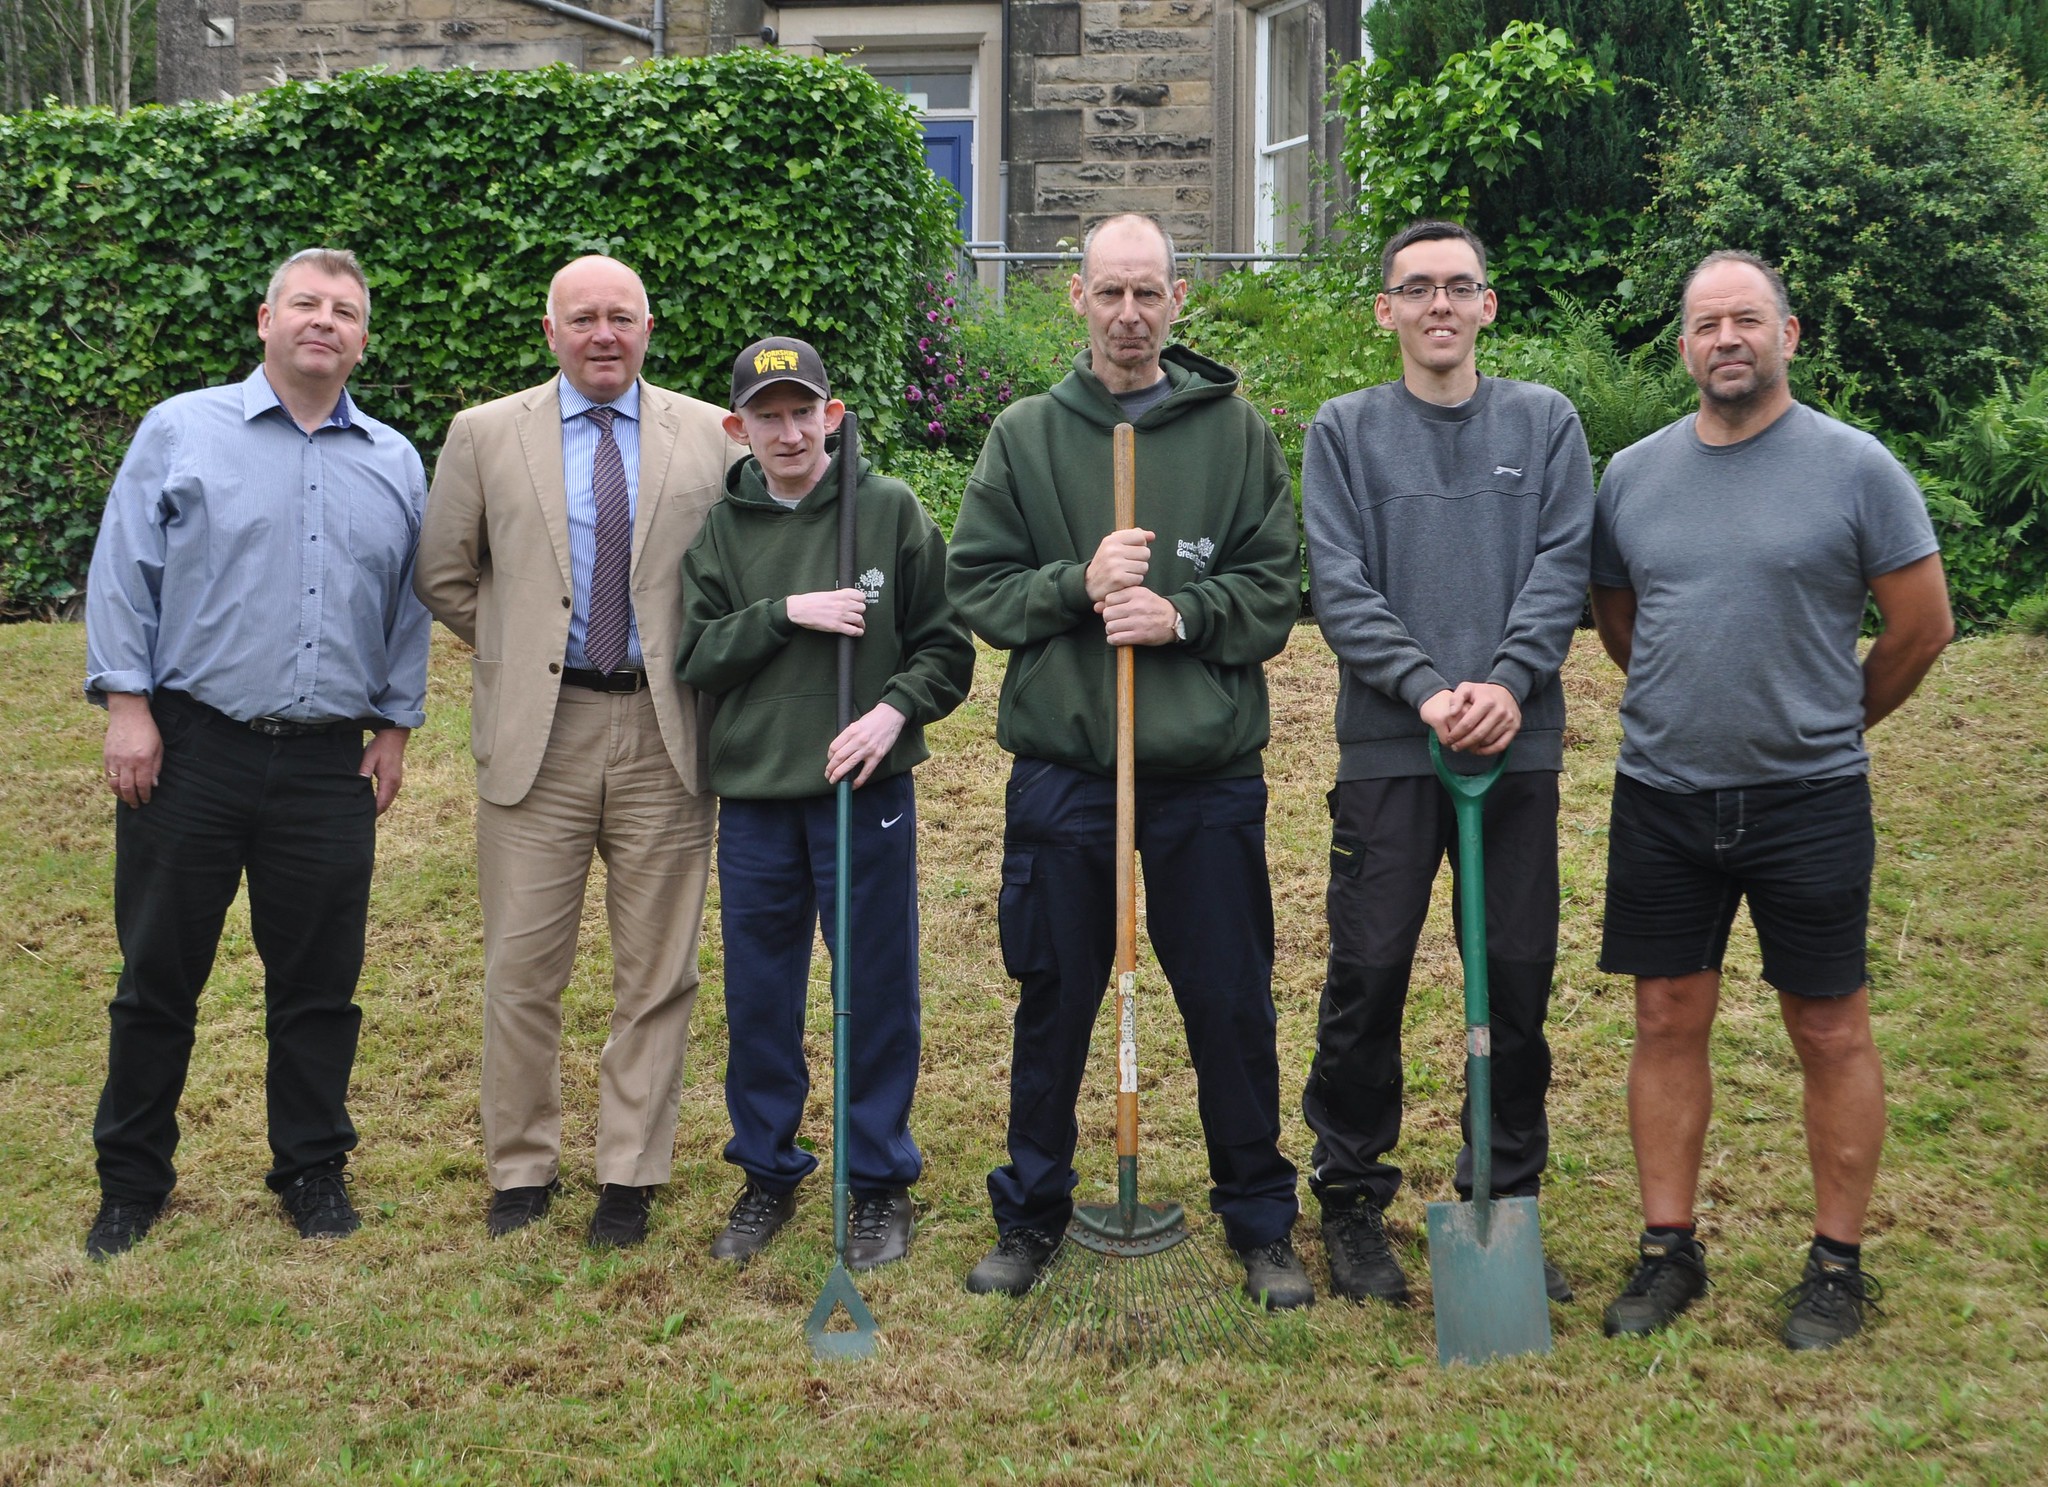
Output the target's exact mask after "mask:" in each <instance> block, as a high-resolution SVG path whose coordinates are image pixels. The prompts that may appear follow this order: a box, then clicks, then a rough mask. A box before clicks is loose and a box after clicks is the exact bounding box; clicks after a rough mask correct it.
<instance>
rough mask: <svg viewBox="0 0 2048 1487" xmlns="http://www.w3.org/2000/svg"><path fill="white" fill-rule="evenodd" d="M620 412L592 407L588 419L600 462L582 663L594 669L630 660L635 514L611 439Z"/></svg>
mask: <svg viewBox="0 0 2048 1487" xmlns="http://www.w3.org/2000/svg"><path fill="white" fill-rule="evenodd" d="M617 412H618V410H617V409H615V408H590V409H586V410H585V412H584V415H583V416H584V417H586V418H588V419H590V420H591V421H592V422H593V423H595V424H596V425H597V458H596V459H595V460H593V461H592V462H591V466H590V494H591V497H592V499H593V501H594V502H595V504H596V506H597V560H596V561H595V562H594V563H592V564H591V565H590V616H589V620H588V622H587V623H586V624H585V626H584V631H583V659H584V660H586V661H588V662H589V663H590V665H591V668H592V669H593V670H595V671H616V670H618V668H619V663H620V662H622V661H624V660H625V659H626V626H627V623H628V621H629V620H630V619H631V616H632V606H631V603H630V601H629V600H628V599H627V597H626V580H627V578H628V576H629V575H630V573H631V571H632V567H633V511H632V507H631V505H630V504H629V503H628V502H627V500H626V462H625V460H623V459H622V458H620V456H619V445H618V441H617V440H616V439H614V438H613V437H612V419H613V418H614V417H616V416H617Z"/></svg>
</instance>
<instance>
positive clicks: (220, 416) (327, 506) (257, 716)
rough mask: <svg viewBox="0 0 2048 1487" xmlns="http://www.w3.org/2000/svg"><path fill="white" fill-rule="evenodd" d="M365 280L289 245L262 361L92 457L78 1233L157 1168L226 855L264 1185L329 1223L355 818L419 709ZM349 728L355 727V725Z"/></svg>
mask: <svg viewBox="0 0 2048 1487" xmlns="http://www.w3.org/2000/svg"><path fill="white" fill-rule="evenodd" d="M369 320H370V292H369V286H368V284H367V283H366V282H365V280H364V278H363V271H362V268H361V267H360V265H358V264H357V262H356V260H355V257H354V255H353V254H350V253H347V252H344V251H336V250H330V249H324V248H311V249H307V250H305V251H304V252H301V253H296V254H294V255H292V256H291V257H290V258H288V259H286V260H285V262H284V263H283V264H281V265H280V266H279V267H278V269H277V272H276V273H275V274H274V275H273V276H272V278H271V281H270V287H269V290H268V292H267V293H266V294H265V296H264V300H263V303H262V304H261V305H260V306H258V308H257V311H256V334H257V336H258V337H259V338H260V339H261V341H262V343H263V364H262V365H261V366H260V367H258V368H257V369H256V370H255V371H254V372H252V373H251V374H250V375H249V377H248V379H247V380H246V381H244V382H242V383H241V384H240V385H237V386H223V387H209V388H204V389H201V390H199V391H197V392H189V393H184V394H181V395H180V396H178V397H174V398H171V399H169V400H168V401H166V402H163V403H160V404H158V405H157V406H156V407H155V408H153V409H151V410H150V412H149V414H148V416H147V417H145V418H144V419H143V421H142V426H141V427H140V428H139V429H137V430H136V434H135V439H134V442H133V443H132V444H131V445H130V446H129V449H128V454H127V457H126V458H125V459H124V460H123V461H122V463H121V469H120V473H119V474H117V475H116V476H115V477H114V487H113V491H112V493H111V494H110V495H109V496H108V498H107V509H106V515H105V517H104V518H103V519H102V521H101V524H100V533H99V540H98V543H97V545H96V546H95V547H94V549H93V558H92V570H91V577H90V579H89V581H88V586H87V597H86V679H85V689H86V695H87V696H88V697H89V698H90V699H91V700H92V701H94V702H96V703H98V704H100V705H101V706H103V707H105V708H106V709H107V738H106V747H105V761H106V786H107V789H108V790H109V791H110V792H112V793H113V794H114V795H116V796H118V797H119V798H120V801H121V806H120V807H119V808H117V810H116V812H115V818H116V819H115V834H114V920H115V925H116V927H117V929H118V931H119V933H120V939H121V953H122V958H123V961H124V965H123V968H122V971H121V978H120V983H119V986H118V988H117V989H116V992H115V995H114V999H113V1003H112V1005H111V1006H110V1007H109V1009H108V1015H109V1020H110V1022H111V1024H112V1028H111V1037H110V1039H109V1044H108V1053H107V1083H106V1087H105V1089H104V1090H103V1091H102V1093H101V1096H100V1105H99V1113H98V1116H97V1118H96V1119H95V1120H94V1122H93V1143H94V1145H95V1146H96V1147H97V1149H98V1153H99V1176H100V1191H101V1200H102V1201H101V1205H100V1211H99V1215H98V1217H97V1218H96V1219H95V1220H94V1222H93V1225H92V1228H91V1231H90V1232H89V1233H88V1234H87V1236H86V1253H87V1254H88V1255H89V1256H91V1257H92V1258H93V1259H96V1260H104V1259H108V1258H110V1257H112V1256H114V1255H117V1254H120V1253H121V1252H122V1251H124V1250H127V1249H129V1248H131V1247H133V1246H134V1244H135V1243H136V1242H137V1241H138V1240H140V1239H141V1238H142V1237H143V1235H145V1234H147V1233H148V1232H149V1230H150V1227H151V1226H152V1225H153V1224H154V1223H155V1222H156V1220H157V1218H158V1216H159V1215H160V1214H161V1213H162V1211H163V1207H164V1203H165V1201H166V1199H167V1198H168V1197H169V1196H170V1192H171V1187H172V1184H173V1183H174V1182H175V1181H176V1172H175V1169H174V1168H173V1166H172V1163H171V1157H172V1154H173V1152H174V1151H175V1150H176V1147H177V1144H178V1122H177V1108H178V1097H179V1095H180V1093H181V1092H182V1091H183V1089H184V1084H185V1071H186V1067H187V1065H188V1063H189V1061H190V1058H191V1052H192V1041H193V1033H194V1028H195V1026H196V1023H197V1020H198V1004H199V993H200V990H201V989H202V988H203V987H204V986H205V984H206V978H207V975H208V973H209V972H210V971H211V970H212V967H213V957H214V952H215V950H216V949H217V948H218V946H219V943H220V933H221V926H222V923H223V921H224V919H225V917H226V915H227V910H228V906H229V905H230V904H231V903H232V902H233V901H234V898H235V894H236V891H237V889H238V887H239V886H240V884H241V882H242V879H243V876H244V874H245V873H246V875H247V879H248V889H249V917H250V925H251V929H252V931H253V933H254V937H255V941H256V950H257V954H258V955H259V956H260V957H261V958H262V960H263V967H264V974H265V987H264V996H265V1007H266V1017H265V1032H266V1035H267V1036H268V1039H269V1045H270V1050H269V1069H268V1076H267V1090H268V1096H269V1125H270V1146H271V1156H272V1164H271V1169H270V1173H269V1176H268V1178H267V1181H268V1183H269V1185H270V1187H271V1189H272V1191H274V1192H276V1193H277V1194H278V1195H279V1196H280V1198H281V1199H282V1201H283V1203H284V1207H285V1210H286V1212H287V1213H288V1214H289V1215H290V1217H291V1219H292V1222H293V1224H294V1226H295V1227H296V1228H297V1229H298V1232H299V1234H300V1235H301V1236H302V1237H304V1238H308V1239H313V1238H339V1237H341V1236H344V1235H347V1234H350V1233H353V1232H354V1231H355V1229H356V1228H357V1227H358V1224H359V1222H360V1221H359V1220H358V1218H357V1215H356V1211H355V1208H354V1206H353V1205H352V1204H351V1203H350V1201H349V1197H348V1188H347V1184H346V1178H345V1177H344V1173H343V1168H344V1167H345V1166H346V1164H347V1161H348V1153H349V1151H350V1150H351V1149H352V1148H353V1147H354V1146H355V1144H356V1133H355V1128H354V1126H353V1125H351V1124H350V1122H349V1118H348V1111H347V1109H346V1105H345V1101H346V1097H347V1094H348V1080H349V1072H350V1069H351V1067H352V1066H353V1064H354V1062H355V1048H356V1035H357V1030H358V1028H359V1026H360V1024H361V1022H362V1013H361V1012H360V1010H359V1009H358V1008H357V1007H356V1005H355V986H356V977H357V974H358V972H359V971H360V970H361V968H362V961H363V938H364V933H365V929H366V927H367V920H368V910H369V899H370V871H371V865H372V861H373V858H374V854H375V850H376V839H377V828H376V822H377V817H378V816H379V815H381V814H383V812H384V811H385V810H387V809H389V807H390V805H391V802H392V801H393V799H395V798H396V796H397V794H398V788H399V783H400V780H401V779H402V777H403V773H404V759H405V744H406V738H407V736H408V734H409V733H410V731H411V730H412V729H414V728H416V727H418V726H419V724H420V723H421V722H422V721H423V720H424V717H425V713H424V711H423V709H424V707H425V702H426V681H427V634H428V627H429V620H428V617H427V612H426V610H425V609H424V608H423V607H422V606H421V605H420V603H419V601H418V600H417V599H415V598H414V597H413V594H412V567H413V557H414V551H415V549H416V547H417V545H418V541H419V529H420V514H421V509H422V507H423V505H424V503H425V500H426V480H425V475H424V472H423V471H422V469H421V466H420V457H419V455H418V454H417V453H416V452H415V451H414V449H413V447H412V445H411V444H410V443H408V442H407V441H406V439H405V438H404V436H403V435H401V434H399V433H398V432H397V431H396V430H394V429H391V428H387V427H386V426H385V425H383V424H381V423H379V422H377V421H376V420H375V419H373V418H370V417H368V416H367V415H365V414H364V413H363V412H362V411H361V410H360V409H358V408H357V407H356V406H355V404H354V402H353V401H351V399H350V398H349V395H348V392H347V387H346V384H347V381H348V376H349V373H350V372H351V371H353V370H354V369H355V366H356V363H357V362H358V361H359V360H360V359H361V358H362V354H363V348H364V346H365V345H366V344H367V342H368V339H369ZM366 732H367V733H368V734H369V735H370V737H369V741H368V743H367V745H366V744H365V742H364V734H365V733H366Z"/></svg>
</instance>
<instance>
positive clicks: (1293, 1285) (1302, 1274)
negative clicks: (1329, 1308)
mask: <svg viewBox="0 0 2048 1487" xmlns="http://www.w3.org/2000/svg"><path fill="white" fill-rule="evenodd" d="M1237 1258H1238V1259H1239V1260H1241V1261H1243V1262H1244V1293H1245V1295H1247V1296H1249V1297H1251V1298H1252V1300H1254V1301H1256V1302H1258V1303H1259V1305H1261V1306H1263V1307H1265V1308H1266V1310H1267V1311H1291V1310H1292V1309H1293V1308H1295V1307H1297V1306H1312V1305H1314V1304H1315V1299H1316V1288H1315V1286H1314V1285H1312V1284H1311V1283H1310V1281H1309V1278H1308V1271H1306V1270H1304V1269H1303V1268H1302V1264H1301V1257H1300V1256H1299V1255H1297V1254H1295V1252H1294V1241H1293V1240H1292V1239H1290V1238H1289V1237H1288V1236H1287V1235H1285V1234H1282V1235H1281V1236H1280V1237H1279V1238H1278V1239H1276V1240H1274V1241H1273V1242H1272V1243H1271V1244H1255V1245H1253V1246H1252V1247H1251V1248H1250V1249H1241V1250H1239V1251H1238V1252H1237Z"/></svg>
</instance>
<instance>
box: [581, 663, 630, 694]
mask: <svg viewBox="0 0 2048 1487" xmlns="http://www.w3.org/2000/svg"><path fill="white" fill-rule="evenodd" d="M562 680H563V681H565V682H567V683H568V684H569V685H570V686H572V687H588V688H589V689H590V690H591V691H593V692H638V691H640V690H641V689H643V688H644V687H645V686H646V685H647V673H646V672H644V671H588V670H585V669H584V668H583V667H581V666H564V667H563V668H562Z"/></svg>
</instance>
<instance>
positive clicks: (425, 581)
mask: <svg viewBox="0 0 2048 1487" xmlns="http://www.w3.org/2000/svg"><path fill="white" fill-rule="evenodd" d="M653 323H654V322H653V319H652V317H651V316H650V315H649V313H648V302H647V293H646V290H645V289H644V288H643V287H642V285H641V283H640V279H639V277H638V276H637V275H636V274H635V273H634V272H633V271H632V270H631V269H629V268H627V267H626V266H625V265H624V264H621V263H618V262H616V261H614V260H612V259H609V258H597V257H592V258H581V259H578V260H576V261H575V262H573V263H571V264H569V265H568V266H567V267H565V268H564V269H562V270H561V272H559V273H558V274H556V275H555V278H554V282H553V284H552V285H551V286H550V287H549V290H548V306H547V313H546V315H545V316H544V317H543V319H542V321H541V328H542V330H543V331H544V332H545V333H546V335H547V340H548V347H549V349H550V350H551V351H553V352H554V355H555V359H556V361H557V363H559V365H560V367H561V375H560V376H559V377H556V378H554V379H552V380H550V381H548V382H546V383H543V384H542V385H541V386H539V387H533V388H529V389H527V390H526V391H525V392H521V393H515V394H513V395H512V396H511V397H507V398H500V399H498V400H497V401H496V402H493V403H486V404H484V405H482V406H481V407H476V408H470V409H467V410H465V411H464V412H462V413H460V414H458V415H456V418H455V421H454V423H453V424H452V425H451V426H450V427H449V430H448V439H447V443H446V445H445V446H444V447H443V449H442V451H441V458H440V462H439V464H438V466H437V468H436V469H435V472H434V485H433V490H432V492H431V493H430V495H429V496H428V499H427V511H426V518H425V524H424V526H423V528H422V530H421V533H420V547H419V566H418V574H417V578H416V580H415V583H414V587H415V588H416V589H417V590H418V593H419V596H420V598H421V600H422V601H424V602H425V604H426V606H427V608H428V609H429V610H431V611H432V612H433V614H434V616H435V617H436V618H437V619H439V620H440V621H441V622H442V623H443V624H445V625H447V626H448V628H449V629H451V630H453V631H454V632H455V633H456V634H457V635H459V636H461V637H462V639H464V640H466V641H468V642H469V643H470V645H472V646H473V647H475V650H476V656H475V659H474V660H473V661H472V662H471V674H472V683H473V688H474V691H473V697H472V702H471V707H470V752H471V753H472V754H474V755H475V757H476V766H477V794H478V796H479V799H478V802H477V815H476V836H477V884H478V891H479V893H480V896H481V898H482V900H483V920H484V1059H483V1129H484V1158H485V1164H486V1170H487V1173H488V1176H489V1178H490V1183H491V1187H492V1189H493V1195H492V1199H491V1207H490V1214H489V1218H488V1220H487V1227H488V1228H489V1230H490V1232H491V1234H492V1235H494V1236H497V1235H504V1234H509V1233H511V1232H513V1231H514V1230H516V1229H520V1228H523V1227H525V1226H526V1225H527V1224H530V1223H533V1222H534V1221H535V1220H537V1219H539V1218H540V1217H541V1216H542V1215H543V1214H545V1213H546V1212H547V1210H548V1205H549V1202H550V1201H551V1199H552V1198H553V1196H554V1194H555V1192H556V1191H557V1190H558V1186H559V1184H558V1176H559V1167H560V1156H561V1134H562V1105H561V1082H562V1081H561V1032H562V991H563V988H564V987H565V986H566V985H567V984H568V980H569V972H570V968H571V966H572V964H573V962H574V960H575V957H576V931H577V926H578V923H579V922H580V920H581V917H582V911H583V895H584V887H585V883H586V880H587V879H588V876H589V872H590V859H591V853H592V852H593V851H595V852H596V853H597V855H598V856H600V857H602V858H603V859H604V863H605V868H606V888H605V903H606V910H607V914H608V918H609V921H610V925H611V938H612V998H613V1010H612V1019H611V1035H610V1037H609V1038H607V1039H606V1041H605V1046H604V1053H603V1056H602V1060H601V1063H600V1073H599V1094H598V1118H597V1179H598V1182H599V1184H600V1190H599V1196H598V1202H597V1208H596V1211H595V1213H594V1214H593V1215H592V1218H591V1221H590V1230H589V1238H590V1242H591V1243H592V1244H598V1245H631V1244H637V1243H639V1242H640V1241H641V1240H642V1239H644V1238H645V1237H646V1233H647V1211H648V1207H649V1204H650V1203H651V1201H652V1199H653V1194H654V1189H655V1188H656V1187H657V1186H659V1185H660V1184H662V1183H665V1182H667V1181H668V1177H669V1168H670V1163H671V1158H672V1155H673V1149H674V1145H675V1126H676V1107H677V1104H678V1102H679V1100H680V1098H681V1095H682V1081H683V1054H684V1050H685V1048H686V1046H687V1044H688V1040H689V1030H690V1011H691V1007H692V1005H693V1004H694V1002H695V1000H696V996H697V934H698V929H699V926H700V924H701V923H702V920H703V910H704V890H705V883H706V878H707V875H708V871H709V859H710V848H711V828H712V819H713V805H712V796H711V794H710V793H709V790H708V788H707V785H706V768H705V764H704V761H703V758H702V746H703V736H704V730H703V728H702V726H701V725H700V719H699V716H698V707H697V698H696V696H695V694H694V693H693V692H692V691H691V690H690V689H689V688H688V687H685V686H682V685H680V684H679V683H678V682H677V681H676V678H675V647H676V636H677V631H678V629H679V628H680V626H681V622H682V593H681V566H682V558H683V552H684V550H685V549H687V548H688V547H689V545H690V542H691V539H692V538H694V537H695V536H696V535H697V528H698V526H699V525H700V524H701V523H702V521H703V519H704V513H705V511H706V510H708V509H709V508H710V506H711V504H712V502H713V501H714V500H716V499H717V497H718V493H719V490H720V486H721V482H722V479H723V476H724V473H725V468H726V466H727V465H728V464H730V463H731V462H732V460H733V459H735V458H737V457H738V455H740V454H741V453H743V452H744V451H742V450H739V449H738V448H737V447H736V446H734V445H732V444H730V443H729V442H728V441H727V439H726V437H725V433H724V431H723V429H722V428H721V426H720V425H721V418H722V412H723V410H721V409H718V408H714V407H712V406H711V405H710V404H708V403H701V402H698V401H697V400H696V399H694V398H687V397H683V396H681V395H680V394H677V393H672V392H666V391H664V390H662V389H661V388H659V387H654V386H651V385H650V384H648V383H646V382H643V381H641V380H640V367H641V363H642V361H643V360H644V359H645V356H646V352H647V338H648V334H649V332H650V330H651V329H652V327H653Z"/></svg>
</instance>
